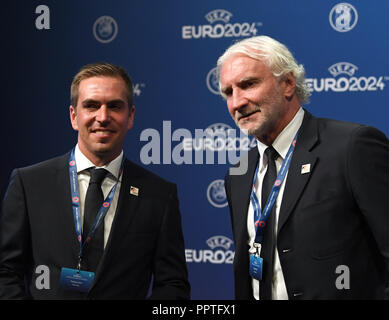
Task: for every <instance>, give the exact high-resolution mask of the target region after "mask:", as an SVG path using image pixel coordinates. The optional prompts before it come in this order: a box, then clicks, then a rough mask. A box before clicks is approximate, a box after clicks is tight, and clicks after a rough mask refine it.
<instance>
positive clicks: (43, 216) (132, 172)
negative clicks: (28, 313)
mask: <svg viewBox="0 0 389 320" xmlns="http://www.w3.org/2000/svg"><path fill="white" fill-rule="evenodd" d="M71 100H72V105H71V106H70V120H71V124H72V126H73V128H74V130H77V131H78V143H77V145H76V146H75V148H74V149H73V150H72V151H71V152H69V153H67V154H65V155H63V156H60V157H58V158H55V159H51V160H48V161H45V162H42V163H39V164H36V165H33V166H30V167H26V168H21V169H15V170H14V171H13V173H12V175H11V179H10V184H9V187H8V190H7V192H6V195H5V198H4V201H3V205H2V215H1V221H0V297H1V298H3V299H23V298H33V299H145V298H146V297H147V294H148V291H149V286H150V284H151V282H152V290H151V298H152V299H188V298H189V290H190V287H189V283H188V280H187V269H186V263H185V257H184V239H183V235H182V229H181V217H180V212H179V206H178V199H177V189H176V186H175V185H174V184H172V183H170V182H167V181H165V180H163V179H162V178H160V177H158V176H156V175H154V174H152V173H151V172H149V171H147V170H145V169H143V168H141V167H139V166H137V165H135V164H134V163H132V162H131V161H129V160H127V159H125V157H124V156H123V151H122V148H123V142H124V138H125V135H126V133H127V131H128V130H129V129H131V127H132V124H133V121H134V113H135V107H134V106H133V103H132V102H133V89H132V83H131V80H130V77H129V76H128V74H127V72H126V71H125V70H124V69H123V68H122V67H119V66H115V65H112V64H109V63H97V64H91V65H86V66H84V67H83V68H81V70H80V72H79V73H78V74H77V75H76V76H75V77H74V79H73V82H72V86H71Z"/></svg>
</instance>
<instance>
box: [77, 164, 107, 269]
mask: <svg viewBox="0 0 389 320" xmlns="http://www.w3.org/2000/svg"><path fill="white" fill-rule="evenodd" d="M90 173H91V177H90V180H89V186H88V190H87V192H86V197H85V207H84V228H83V237H82V238H83V241H85V240H86V237H87V236H88V234H89V231H90V230H91V228H92V226H93V224H94V222H95V220H96V216H97V213H98V211H99V209H100V207H101V205H102V203H103V201H104V196H103V191H102V190H101V183H102V181H103V180H104V177H105V176H106V174H107V170H105V169H91V171H90ZM103 252H104V221H102V222H101V224H100V226H99V227H98V228H97V229H96V233H95V234H94V236H93V238H92V239H91V241H90V242H89V243H88V244H87V245H86V246H85V249H84V252H83V259H82V261H83V264H82V266H83V267H84V268H86V269H87V270H88V271H93V272H95V271H96V269H97V265H98V264H99V261H100V258H101V256H102V255H103Z"/></svg>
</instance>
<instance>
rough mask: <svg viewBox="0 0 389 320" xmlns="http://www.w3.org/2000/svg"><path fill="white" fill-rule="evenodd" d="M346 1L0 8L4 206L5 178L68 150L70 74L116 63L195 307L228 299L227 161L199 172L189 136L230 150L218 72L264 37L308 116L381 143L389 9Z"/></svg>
mask: <svg viewBox="0 0 389 320" xmlns="http://www.w3.org/2000/svg"><path fill="white" fill-rule="evenodd" d="M347 1H348V2H347V3H341V2H340V1H333V0H325V1H312V0H298V1H288V0H273V1H264V0H263V1H262V0H255V1H254V0H253V1H227V0H214V1H205V0H196V1H182V0H167V1H150V0H131V1H110V2H108V1H102V0H84V1H75V0H68V1H59V0H57V1H49V0H41V1H31V0H28V1H27V0H26V1H22V0H15V1H9V2H8V3H7V6H6V7H3V18H2V23H3V24H4V25H3V26H2V30H3V33H2V36H3V41H2V42H3V46H2V56H3V64H2V71H3V73H2V77H1V78H2V97H3V98H4V97H5V101H4V100H3V106H2V108H1V126H0V127H1V133H2V137H3V140H2V141H3V152H2V157H1V159H2V160H1V161H2V163H1V167H2V170H1V178H0V182H1V196H2V197H3V195H4V192H5V190H6V187H7V184H8V179H9V175H10V173H11V170H12V169H13V168H15V167H21V166H26V165H29V164H32V163H36V162H39V161H42V160H45V159H47V158H51V157H54V156H56V155H59V154H63V153H65V152H67V151H69V150H70V149H71V148H72V147H73V146H74V144H75V141H76V137H77V134H76V132H74V131H73V130H72V128H71V125H70V121H69V108H68V107H69V91H70V83H71V80H72V77H73V76H74V74H75V73H76V72H77V71H78V69H79V68H80V67H81V66H82V65H84V64H87V63H90V62H96V61H109V62H112V63H116V64H120V65H122V66H124V67H125V68H126V69H127V70H128V71H129V73H130V75H131V77H132V79H133V81H134V89H135V100H134V101H135V106H136V114H135V125H134V128H133V129H132V130H131V131H130V132H129V134H128V136H127V139H126V143H125V146H124V149H125V153H126V155H127V157H128V158H130V159H132V160H133V161H134V162H136V163H138V164H140V165H142V166H144V167H147V168H148V169H150V170H152V171H154V172H155V173H157V174H159V175H161V176H162V177H164V178H166V179H168V180H170V181H173V182H175V183H176V184H177V185H178V190H179V199H180V208H181V212H182V219H183V229H184V236H185V246H186V257H187V262H188V268H189V280H190V282H191V285H192V296H193V298H194V299H232V298H233V273H232V258H233V252H234V245H233V243H232V241H231V239H232V232H231V226H230V220H229V211H228V207H227V206H226V199H225V193H224V188H223V182H222V179H223V178H224V175H225V173H226V171H227V169H228V167H229V165H230V162H232V161H230V160H231V159H230V158H228V157H227V161H225V162H224V163H223V161H221V160H222V158H218V157H215V159H214V161H211V160H209V161H206V151H204V152H200V151H197V152H195V151H194V150H191V149H190V147H189V149H188V148H186V149H185V150H183V145H184V142H183V141H184V140H183V139H184V137H185V138H186V139H187V142H188V141H189V144H190V141H191V140H188V139H190V138H194V137H195V133H196V129H197V130H200V129H201V130H205V129H207V128H208V129H209V132H210V135H211V136H212V135H216V136H218V137H221V138H220V139H219V146H220V145H221V146H222V145H223V143H225V142H226V141H227V139H224V140H223V138H222V137H223V134H224V133H225V132H226V130H227V129H228V128H230V127H231V128H235V126H234V123H233V121H232V119H231V118H230V116H229V114H228V112H227V108H226V105H225V102H224V101H223V100H222V98H221V97H220V96H219V95H218V94H217V93H216V92H215V89H216V82H215V79H216V78H215V73H214V67H215V65H216V60H217V58H218V57H219V56H220V55H221V54H222V53H223V52H224V50H225V49H226V48H227V47H228V46H229V45H230V44H231V43H232V42H233V41H236V40H238V39H242V38H245V37H249V36H253V35H260V34H265V35H269V36H271V37H274V38H276V39H278V40H279V41H281V42H283V43H285V44H286V45H287V46H288V47H289V48H290V49H291V51H292V52H293V54H294V55H295V57H296V59H297V60H298V62H299V63H302V64H303V65H304V66H305V68H306V71H307V82H308V85H309V86H310V87H311V89H312V91H313V92H312V97H311V103H310V104H309V105H307V106H306V108H307V110H309V111H310V112H312V113H313V114H314V115H316V116H322V117H330V118H335V119H339V120H347V121H354V122H360V123H364V124H369V125H373V126H375V127H377V128H379V129H380V130H382V131H383V132H385V133H386V134H387V135H388V134H389V122H388V116H389V109H388V102H387V101H388V100H389V99H388V98H389V86H388V84H389V62H388V59H387V55H388V52H389V40H388V39H389V20H388V19H387V14H388V12H389V2H388V1H386V0H382V1H381V0H372V1H363V0H359V1H358V0H347ZM40 5H43V7H42V6H40ZM341 138H342V137H339V139H341ZM195 141H196V142H197V143H200V142H201V141H202V142H204V141H206V139H202V140H201V139H199V140H195ZM231 141H233V142H234V143H235V142H236V140H230V142H231ZM240 142H241V143H242V141H240ZM197 145H199V144H197ZM186 146H188V144H186ZM213 147H215V146H213ZM206 149H207V150H208V151H212V150H213V149H212V146H210V145H208V146H207V147H206ZM184 151H185V152H184ZM200 154H202V155H204V157H203V160H202V161H201V158H200ZM196 156H198V157H199V158H197V161H196ZM212 162H213V163H212ZM129 254H130V253H129Z"/></svg>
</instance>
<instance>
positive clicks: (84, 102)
mask: <svg viewBox="0 0 389 320" xmlns="http://www.w3.org/2000/svg"><path fill="white" fill-rule="evenodd" d="M81 104H82V105H83V106H86V105H89V104H98V105H100V104H101V102H100V101H97V100H93V99H86V100H84V101H82V103H81ZM113 104H119V105H122V106H124V105H125V104H126V103H125V102H124V101H123V100H121V99H116V100H111V101H108V102H107V105H113Z"/></svg>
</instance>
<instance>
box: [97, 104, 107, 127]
mask: <svg viewBox="0 0 389 320" xmlns="http://www.w3.org/2000/svg"><path fill="white" fill-rule="evenodd" d="M96 120H97V121H98V122H100V123H104V122H107V121H108V120H109V111H108V108H107V105H105V104H103V105H102V106H101V107H100V108H99V109H98V110H97V114H96Z"/></svg>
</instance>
